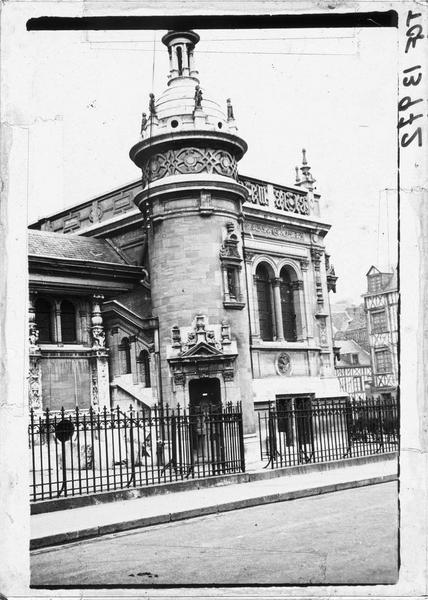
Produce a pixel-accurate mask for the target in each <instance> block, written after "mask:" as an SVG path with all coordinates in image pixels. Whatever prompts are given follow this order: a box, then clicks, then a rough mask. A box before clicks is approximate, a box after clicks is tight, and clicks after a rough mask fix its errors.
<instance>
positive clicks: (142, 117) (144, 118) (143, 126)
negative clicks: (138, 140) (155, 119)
mask: <svg viewBox="0 0 428 600" xmlns="http://www.w3.org/2000/svg"><path fill="white" fill-rule="evenodd" d="M147 121H148V119H147V115H146V113H143V114H142V115H141V131H140V133H141V137H143V136H144V130H145V128H146V125H147Z"/></svg>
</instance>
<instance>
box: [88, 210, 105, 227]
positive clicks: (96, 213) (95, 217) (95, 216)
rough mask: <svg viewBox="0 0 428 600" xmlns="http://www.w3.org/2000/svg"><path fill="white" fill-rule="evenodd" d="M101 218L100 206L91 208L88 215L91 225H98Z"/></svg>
mask: <svg viewBox="0 0 428 600" xmlns="http://www.w3.org/2000/svg"><path fill="white" fill-rule="evenodd" d="M102 216H103V211H102V210H101V208H100V206H93V207H92V208H91V210H90V213H89V220H90V222H91V223H98V222H99V221H101V219H102Z"/></svg>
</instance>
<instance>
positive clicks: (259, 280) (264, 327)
mask: <svg viewBox="0 0 428 600" xmlns="http://www.w3.org/2000/svg"><path fill="white" fill-rule="evenodd" d="M270 288H271V286H270V282H269V273H268V270H267V268H266V266H265V265H263V264H260V265H258V267H257V269H256V289H257V302H258V306H259V324H260V337H261V339H262V340H265V341H272V340H273V326H272V301H271V290H270Z"/></svg>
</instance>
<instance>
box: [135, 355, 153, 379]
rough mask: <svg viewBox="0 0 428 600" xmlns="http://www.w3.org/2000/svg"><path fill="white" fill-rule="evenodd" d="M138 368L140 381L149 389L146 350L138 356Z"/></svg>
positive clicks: (148, 359) (148, 364) (148, 362)
mask: <svg viewBox="0 0 428 600" xmlns="http://www.w3.org/2000/svg"><path fill="white" fill-rule="evenodd" d="M138 364H139V367H140V380H141V383H143V384H144V386H145V387H151V383H150V356H149V353H148V352H147V350H142V351H141V352H140V354H139V356H138Z"/></svg>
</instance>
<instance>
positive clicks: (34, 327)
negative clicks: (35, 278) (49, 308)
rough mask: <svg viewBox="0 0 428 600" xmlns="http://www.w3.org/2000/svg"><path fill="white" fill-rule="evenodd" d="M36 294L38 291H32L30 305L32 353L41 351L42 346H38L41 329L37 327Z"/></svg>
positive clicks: (29, 334)
mask: <svg viewBox="0 0 428 600" xmlns="http://www.w3.org/2000/svg"><path fill="white" fill-rule="evenodd" d="M36 296H37V292H30V302H29V307H28V340H29V342H30V348H29V350H30V354H34V353H39V352H40V348H39V346H38V341H39V330H38V329H37V324H36V309H35V303H36Z"/></svg>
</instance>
